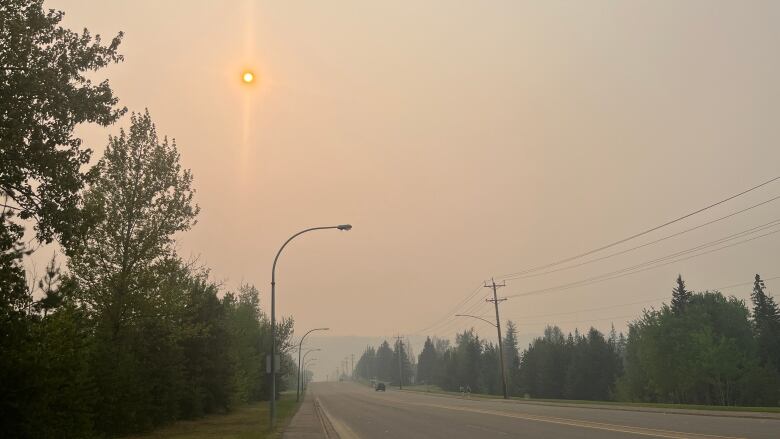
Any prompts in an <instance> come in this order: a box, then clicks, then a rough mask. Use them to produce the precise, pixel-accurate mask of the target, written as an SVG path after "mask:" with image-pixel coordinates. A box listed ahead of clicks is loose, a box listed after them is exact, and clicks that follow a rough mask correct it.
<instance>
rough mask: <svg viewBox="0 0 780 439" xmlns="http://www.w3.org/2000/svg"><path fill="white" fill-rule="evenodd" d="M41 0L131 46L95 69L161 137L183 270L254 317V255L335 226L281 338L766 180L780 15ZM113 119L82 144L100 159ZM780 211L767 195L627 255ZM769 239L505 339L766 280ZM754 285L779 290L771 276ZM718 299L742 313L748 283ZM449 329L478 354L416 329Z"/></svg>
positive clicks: (304, 262)
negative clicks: (183, 206)
mask: <svg viewBox="0 0 780 439" xmlns="http://www.w3.org/2000/svg"><path fill="white" fill-rule="evenodd" d="M47 5H48V6H49V7H55V8H59V9H63V10H65V11H66V18H65V24H66V25H67V26H69V27H73V28H77V29H78V28H81V27H84V26H86V27H88V28H89V29H90V30H91V31H92V32H93V33H100V34H102V35H104V36H105V37H106V38H109V37H110V36H113V35H114V34H115V33H116V32H118V31H124V32H125V38H124V41H123V43H122V45H121V52H122V53H123V54H124V55H125V57H126V61H125V62H124V63H122V64H120V65H117V66H114V67H111V68H109V69H106V70H104V71H102V72H101V73H100V77H104V76H106V77H108V78H109V79H110V81H111V84H112V87H113V88H114V90H115V91H116V93H117V95H118V96H119V98H120V99H121V103H122V104H123V105H125V106H127V107H128V108H129V109H130V110H135V111H143V109H144V108H147V107H148V108H149V111H150V112H151V114H152V117H153V118H154V120H155V121H156V123H157V126H158V131H159V132H160V133H165V134H167V135H169V136H171V137H175V138H176V140H177V143H178V145H179V148H180V150H181V154H182V160H183V163H184V165H185V166H186V167H189V168H191V169H192V171H193V173H194V175H195V185H196V187H197V190H198V192H197V201H198V203H199V204H200V206H201V208H202V211H201V214H200V217H199V223H198V224H197V226H196V227H195V228H194V229H193V230H192V231H190V232H188V233H186V234H184V235H183V236H181V239H180V240H179V242H180V245H179V247H180V251H181V253H182V254H183V255H184V256H189V255H200V256H201V261H203V262H204V263H206V264H207V265H208V266H209V267H210V268H211V269H212V273H213V276H214V278H215V279H218V280H224V281H225V284H226V286H227V287H230V288H232V287H235V286H237V285H238V284H239V283H240V282H242V281H244V282H250V283H254V284H256V285H257V286H258V287H259V288H260V289H261V292H262V302H263V304H264V305H267V304H268V303H269V299H268V295H267V293H268V291H269V283H270V270H271V262H272V260H273V256H274V254H275V252H276V250H277V249H278V247H279V246H280V245H281V244H282V243H283V242H284V240H285V239H287V237H288V236H290V235H291V234H293V233H295V232H296V231H298V230H300V229H303V228H306V227H310V226H319V225H333V224H339V223H345V222H349V223H351V224H353V225H354V229H353V230H352V231H350V232H337V231H324V232H316V233H312V234H309V235H306V236H304V237H302V238H300V240H297V241H295V242H294V243H293V244H291V245H290V246H289V247H288V248H287V250H286V253H285V254H284V255H283V257H282V258H281V260H280V263H279V269H278V273H277V274H278V284H277V286H278V291H277V293H278V295H277V303H278V310H279V312H280V313H281V314H283V315H292V316H294V317H295V319H296V327H297V328H298V329H299V331H302V330H305V329H307V328H311V327H316V326H330V327H331V328H332V331H331V333H332V334H333V335H342V336H343V335H361V336H371V337H375V336H392V335H394V334H404V335H411V334H413V333H414V332H415V331H418V330H419V329H421V328H423V327H425V326H427V325H430V324H433V323H435V322H437V321H439V320H440V319H442V317H444V316H445V314H446V313H447V312H448V311H450V310H451V309H452V308H453V307H454V306H455V305H456V304H457V303H458V302H459V301H461V300H462V299H463V298H465V297H466V296H468V295H469V294H470V293H471V292H472V291H474V290H475V287H477V286H478V284H479V283H480V282H482V281H483V280H486V279H489V278H490V277H491V276H494V275H495V276H500V275H503V274H505V273H511V272H515V271H519V270H522V269H524V268H526V267H529V266H535V265H539V264H544V263H546V262H549V261H553V260H557V259H560V258H563V257H566V256H570V255H573V254H577V253H581V252H583V251H586V250H589V249H591V248H595V247H598V246H599V245H602V244H605V243H608V242H611V241H614V240H616V239H619V238H622V237H625V236H628V235H631V234H632V233H635V232H638V231H640V230H643V229H646V228H648V227H651V226H654V225H657V224H660V223H663V222H664V221H666V220H668V219H672V218H674V217H677V216H680V215H682V214H685V213H688V212H690V211H692V210H695V209H697V208H700V207H703V206H705V205H707V204H709V203H711V202H714V201H717V200H719V199H722V198H725V197H726V196H728V195H731V194H733V193H737V192H739V191H741V190H743V189H746V188H748V187H751V186H753V185H755V184H758V183H760V182H762V181H765V180H768V179H769V178H772V177H774V176H777V175H780V167H779V166H778V164H780V143H779V142H778V140H780V118H779V116H780V81H778V78H780V52H779V51H778V48H777V43H778V41H780V35H779V33H780V31H779V30H778V29H779V28H778V26H777V23H779V22H780V3H778V2H770V1H767V2H714V1H685V2H679V1H668V2H663V1H647V2H638V1H633V2H617V1H615V2H556V1H539V2H520V1H490V2H476V1H471V2H453V1H440V2H433V1H426V2H412V1H408V2H407V1H401V2H398V1H394V2H384V3H382V4H380V3H379V2H366V1H357V0H356V1H328V2H314V1H313V2H288V1H278V2H249V1H235V2H230V1H219V2H217V1H187V2H184V1H178V2H175V1H164V2H161V1H138V0H134V1H111V2H85V1H75V0H71V1H66V0H56V1H54V0H52V1H49V2H47ZM244 68H251V69H252V70H254V71H255V73H256V74H257V75H258V77H259V83H258V84H256V85H255V86H254V87H246V86H244V85H243V84H241V83H240V74H241V72H242V69H244ZM128 119H129V118H125V119H124V120H123V121H122V123H121V124H120V125H117V126H114V127H111V128H109V129H103V128H96V127H87V128H84V129H82V130H80V132H81V133H82V134H83V135H84V137H85V139H86V140H87V143H88V144H89V145H90V146H91V147H93V148H94V149H95V150H97V151H98V152H99V151H102V149H103V147H104V145H105V143H106V139H107V136H108V134H110V133H116V132H117V131H118V129H119V127H120V126H125V125H126V124H127V123H128ZM777 195H780V182H776V183H774V184H772V185H769V186H767V187H765V188H762V189H761V190H757V191H754V192H752V193H751V194H749V195H747V196H744V197H740V198H738V199H736V200H734V201H732V202H729V203H727V204H724V205H723V206H720V207H719V208H718V209H713V210H711V211H708V212H706V213H705V214H701V215H697V216H695V217H692V218H690V219H689V220H687V221H685V222H683V223H679V224H675V225H674V226H673V227H669V228H666V229H664V230H662V231H660V232H658V233H655V234H653V235H652V236H648V237H644V238H642V239H638V240H636V244H639V243H642V242H646V241H650V240H652V239H655V238H658V237H662V236H665V235H666V234H669V233H673V232H676V231H680V230H684V229H686V228H689V227H692V226H695V225H698V224H701V223H704V222H706V221H707V220H710V219H714V218H717V217H719V216H722V215H725V214H728V213H730V212H732V211H736V210H739V209H740V208H744V207H747V206H750V205H752V204H755V203H757V202H760V201H763V200H766V199H769V198H771V197H774V196H777ZM778 218H780V201H778V202H774V203H769V204H767V205H765V206H763V207H760V208H756V209H753V210H751V211H750V212H746V213H744V214H742V215H738V216H735V217H733V218H730V219H728V220H726V221H722V222H719V223H718V224H714V225H712V226H708V227H704V228H702V229H699V230H696V231H694V232H691V233H688V234H686V235H684V236H681V237H679V238H674V239H669V240H667V241H664V242H662V243H659V244H658V245H654V246H648V247H646V248H644V249H642V250H641V251H636V252H631V253H627V254H625V255H621V256H619V257H615V258H611V259H607V260H604V261H601V262H599V263H595V264H591V265H586V266H583V267H580V268H577V269H573V270H568V271H562V272H559V273H554V274H551V275H547V276H540V277H537V278H531V279H523V280H515V281H511V282H508V284H507V287H506V288H503V289H501V290H500V293H501V294H506V295H511V294H517V293H522V292H524V291H529V290H533V289H538V288H545V287H550V286H555V285H560V284H565V283H568V282H572V281H577V280H580V279H584V278H588V277H591V276H596V275H599V274H602V273H606V272H610V271H613V270H617V269H620V268H623V267H627V266H631V265H634V264H636V263H639V262H643V261H646V260H650V259H654V258H658V257H661V256H665V255H667V254H670V253H674V252H677V251H680V250H683V249H687V248H689V247H692V246H695V245H698V244H701V243H704V242H707V241H711V240H715V239H718V238H721V237H723V236H725V235H729V234H731V233H736V232H739V231H742V230H745V229H747V228H750V227H753V226H755V225H760V224H764V223H766V222H769V221H772V220H774V219H778ZM772 230H775V229H772ZM779 238H780V234H777V235H771V236H767V237H765V238H762V239H758V240H755V241H752V242H749V243H745V244H743V245H740V246H737V247H734V248H730V249H727V250H723V251H720V252H715V253H712V254H709V255H706V256H702V257H698V258H693V259H691V260H688V261H684V262H679V263H675V264H671V265H669V266H665V267H662V268H658V269H655V270H649V271H646V272H643V273H640V274H637V275H634V276H627V277H623V278H619V279H615V280H611V281H608V282H603V283H599V284H595V285H591V286H587V287H582V288H573V289H568V290H564V291H553V292H549V293H546V294H540V295H536V296H529V297H519V298H514V299H511V300H508V301H506V302H504V303H503V304H502V308H501V310H502V318H503V319H504V320H506V319H513V320H515V321H517V322H518V324H519V325H520V331H521V332H524V333H529V332H540V331H541V329H542V328H543V325H544V323H545V322H548V321H550V322H563V323H561V325H560V326H561V327H562V328H563V329H564V330H567V331H568V330H573V328H574V327H575V326H579V327H581V328H582V327H587V326H589V325H591V324H592V325H594V326H596V327H598V328H601V329H603V330H607V329H608V328H609V325H610V322H611V321H614V322H615V325H616V327H618V329H622V328H625V321H626V320H627V317H626V316H636V315H637V314H638V313H639V312H640V310H641V309H642V308H643V307H647V306H651V305H653V303H637V302H641V301H644V302H648V301H650V300H652V299H656V298H659V297H664V296H669V295H670V294H671V288H672V286H673V281H674V278H675V277H676V275H677V273H682V274H683V276H684V278H685V279H686V280H687V282H688V284H689V286H690V287H692V288H694V289H697V290H699V289H706V288H715V287H721V286H727V285H732V284H735V283H740V282H747V281H750V280H751V279H752V276H753V275H754V274H755V273H757V272H758V273H762V275H764V276H765V277H773V276H779V275H780V264H778V250H780V239H779ZM621 248H625V247H621ZM767 284H768V285H769V286H770V290H771V291H773V292H775V294H778V292H779V291H780V282H778V281H774V282H772V281H769V282H767ZM487 292H488V291H487V290H485V291H484V292H480V293H479V295H475V296H474V299H473V300H472V301H470V302H469V303H467V304H466V306H463V307H461V308H459V309H458V311H461V312H462V311H464V310H467V311H472V313H475V314H479V315H485V316H487V315H490V313H491V312H492V311H490V309H489V307H488V304H486V303H484V302H483V303H482V304H480V305H476V304H477V303H478V302H479V301H480V300H482V299H483V296H482V294H483V293H485V294H486V293H487ZM725 292H728V293H733V294H736V295H738V296H739V297H747V296H748V292H749V287H742V288H736V289H731V290H725ZM626 303H632V304H631V305H625V306H617V305H621V304H626ZM654 303H656V304H658V303H660V301H657V302H654ZM472 304H475V305H474V306H472ZM607 306H612V308H609V309H601V310H596V311H587V312H584V311H583V312H577V311H580V310H585V309H591V308H603V307H607ZM554 313H568V314H565V315H559V316H549V315H550V314H554ZM469 326H475V327H476V328H477V329H478V330H479V331H480V333H481V334H483V335H485V336H486V337H491V339H493V338H494V330H493V328H492V327H489V326H487V325H486V324H483V323H480V322H479V321H476V320H473V321H470V320H469V319H451V320H445V321H444V322H443V324H441V325H438V326H436V327H434V328H432V330H431V331H430V332H431V333H433V334H438V335H442V336H445V335H446V336H452V335H453V334H454V332H455V331H456V330H458V329H462V328H465V327H469ZM418 351H419V350H418ZM336 361H337V360H336ZM334 364H335V363H334ZM323 367H325V366H324V365H323ZM327 367H331V366H330V365H328V366H327ZM334 367H335V366H334Z"/></svg>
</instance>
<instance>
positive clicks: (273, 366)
mask: <svg viewBox="0 0 780 439" xmlns="http://www.w3.org/2000/svg"><path fill="white" fill-rule="evenodd" d="M327 229H338V230H351V229H352V226H351V225H350V224H340V225H338V226H326V227H311V228H308V229H305V230H301V231H300V232H298V233H296V234H295V235H293V236H291V237H289V238H288V239H287V241H284V244H282V246H281V247H280V248H279V251H278V252H276V257H275V258H274V265H273V267H271V410H270V412H271V428H274V426H275V425H276V358H275V357H276V263H277V262H278V261H279V255H281V254H282V250H284V248H285V247H287V244H289V243H290V241H292V240H293V239H295V238H296V237H298V236H299V235H303V234H304V233H306V232H312V231H314V230H327Z"/></svg>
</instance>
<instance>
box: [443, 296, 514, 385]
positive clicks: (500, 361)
mask: <svg viewBox="0 0 780 439" xmlns="http://www.w3.org/2000/svg"><path fill="white" fill-rule="evenodd" d="M496 309H498V308H496ZM455 316H456V317H471V318H473V319H479V320H482V321H483V322H485V323H487V324H488V325H490V326H492V327H494V328H496V329H497V330H498V354H499V355H498V365H499V366H501V382H502V383H503V384H504V399H507V394H506V372H505V371H504V347H503V345H502V344H501V328H499V327H498V323H499V322H498V311H496V323H493V322H491V321H490V320H485V319H483V318H482V317H479V316H473V315H471V314H455Z"/></svg>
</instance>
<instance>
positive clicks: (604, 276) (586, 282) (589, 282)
mask: <svg viewBox="0 0 780 439" xmlns="http://www.w3.org/2000/svg"><path fill="white" fill-rule="evenodd" d="M778 232H780V229H778V230H774V231H772V232H768V233H765V234H762V235H759V236H756V237H753V238H750V239H745V240H742V241H737V242H735V243H732V244H728V245H725V246H722V247H718V248H715V249H712V250H709V251H706V252H702V253H698V254H694V255H691V256H688V257H685V258H679V259H675V260H672V261H670V262H666V263H661V264H658V262H663V261H664V260H666V259H669V258H672V257H676V256H679V255H681V254H685V253H688V252H691V251H695V250H701V248H703V247H704V246H709V245H708V244H705V245H704V246H699V248H695V250H693V249H689V250H685V251H682V252H678V253H675V254H672V255H669V256H665V257H663V258H658V259H655V260H653V261H647V262H644V263H642V264H637V265H635V266H633V267H627V268H623V269H620V270H616V271H613V272H610V273H605V274H601V275H599V276H594V277H591V278H587V279H583V280H580V281H577V282H571V283H568V284H563V285H558V286H555V287H549V288H541V289H538V290H532V291H528V292H525V293H518V294H512V295H509V296H506V297H508V298H514V297H522V296H531V295H536V294H542V293H546V292H553V291H562V290H567V289H570V288H576V287H580V286H587V285H592V284H595V283H599V282H604V281H607V280H612V279H617V278H620V277H624V276H629V275H632V274H637V273H641V272H644V271H647V270H652V269H655V268H659V267H663V266H666V265H670V264H673V263H676V262H680V261H685V260H688V259H691V258H695V257H699V256H704V255H706V254H710V253H713V252H716V251H720V250H725V249H727V248H730V247H734V246H736V245H740V244H744V243H746V242H750V241H753V240H756V239H759V238H763V237H765V236H769V235H773V234H775V233H778ZM652 264H657V265H652ZM646 265H650V266H649V267H647V268H642V267H643V266H646ZM639 268H642V269H639ZM632 270H634V271H632Z"/></svg>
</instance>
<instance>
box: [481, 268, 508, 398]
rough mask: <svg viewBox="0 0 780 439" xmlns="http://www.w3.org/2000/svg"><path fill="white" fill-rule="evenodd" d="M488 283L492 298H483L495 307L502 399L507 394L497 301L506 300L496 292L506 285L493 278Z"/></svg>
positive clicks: (486, 286) (487, 286) (506, 396)
mask: <svg viewBox="0 0 780 439" xmlns="http://www.w3.org/2000/svg"><path fill="white" fill-rule="evenodd" d="M490 283H491V284H490V285H488V284H487V282H486V283H485V288H492V289H493V298H492V299H485V301H486V302H493V305H495V307H496V330H497V331H498V353H499V356H498V361H499V362H500V363H501V384H502V388H503V390H504V399H509V395H508V394H507V391H506V371H505V370H504V342H503V340H502V339H501V318H500V317H499V316H498V302H503V301H505V300H506V298H501V299H499V298H498V293H497V292H496V290H497V289H499V288H501V287H505V286H506V282H503V283H501V284H500V285H496V281H495V279H493V278H491V279H490Z"/></svg>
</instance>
